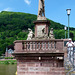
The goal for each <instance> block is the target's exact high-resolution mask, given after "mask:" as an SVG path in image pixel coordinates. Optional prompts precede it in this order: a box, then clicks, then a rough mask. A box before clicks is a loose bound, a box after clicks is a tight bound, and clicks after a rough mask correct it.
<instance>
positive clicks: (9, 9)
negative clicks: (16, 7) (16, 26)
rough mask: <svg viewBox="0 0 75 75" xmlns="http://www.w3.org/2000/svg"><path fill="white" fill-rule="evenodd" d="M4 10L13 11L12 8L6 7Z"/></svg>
mask: <svg viewBox="0 0 75 75" xmlns="http://www.w3.org/2000/svg"><path fill="white" fill-rule="evenodd" d="M3 11H12V8H9V7H8V8H5V9H4V10H3Z"/></svg>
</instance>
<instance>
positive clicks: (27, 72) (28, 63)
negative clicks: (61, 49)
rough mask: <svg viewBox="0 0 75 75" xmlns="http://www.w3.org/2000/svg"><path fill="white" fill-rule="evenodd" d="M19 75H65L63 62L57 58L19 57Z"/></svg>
mask: <svg viewBox="0 0 75 75" xmlns="http://www.w3.org/2000/svg"><path fill="white" fill-rule="evenodd" d="M17 60H18V63H17V75H65V69H64V67H63V60H59V59H56V58H55V57H40V59H39V57H17Z"/></svg>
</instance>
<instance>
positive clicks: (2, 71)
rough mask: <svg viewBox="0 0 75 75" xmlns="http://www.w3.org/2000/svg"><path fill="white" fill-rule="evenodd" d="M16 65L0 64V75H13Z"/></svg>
mask: <svg viewBox="0 0 75 75" xmlns="http://www.w3.org/2000/svg"><path fill="white" fill-rule="evenodd" d="M16 67H17V65H16V64H15V65H4V64H0V75H15V73H16Z"/></svg>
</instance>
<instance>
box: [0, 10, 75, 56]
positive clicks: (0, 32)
mask: <svg viewBox="0 0 75 75" xmlns="http://www.w3.org/2000/svg"><path fill="white" fill-rule="evenodd" d="M36 18H37V16H36V15H33V14H28V13H21V12H7V11H2V12H1V13H0V55H1V54H2V53H4V52H5V49H6V47H7V46H8V45H11V44H13V42H14V41H15V40H26V38H27V34H28V28H31V29H32V30H33V31H34V24H33V21H35V20H36ZM48 20H49V19H48ZM50 24H51V25H50V27H49V29H50V28H54V34H55V38H56V39H61V38H65V31H64V25H62V24H60V23H56V22H54V21H52V20H50ZM70 33H71V37H72V38H73V40H75V38H74V36H75V28H70Z"/></svg>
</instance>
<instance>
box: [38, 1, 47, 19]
mask: <svg viewBox="0 0 75 75" xmlns="http://www.w3.org/2000/svg"><path fill="white" fill-rule="evenodd" d="M44 1H45V0H39V8H38V18H37V19H38V20H39V19H40V20H42V18H43V20H44V19H45V20H46V18H45V4H44Z"/></svg>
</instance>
